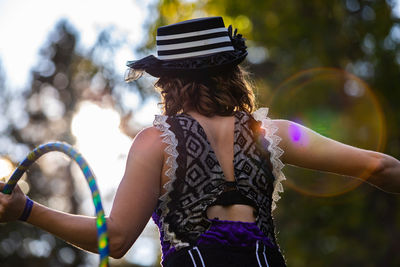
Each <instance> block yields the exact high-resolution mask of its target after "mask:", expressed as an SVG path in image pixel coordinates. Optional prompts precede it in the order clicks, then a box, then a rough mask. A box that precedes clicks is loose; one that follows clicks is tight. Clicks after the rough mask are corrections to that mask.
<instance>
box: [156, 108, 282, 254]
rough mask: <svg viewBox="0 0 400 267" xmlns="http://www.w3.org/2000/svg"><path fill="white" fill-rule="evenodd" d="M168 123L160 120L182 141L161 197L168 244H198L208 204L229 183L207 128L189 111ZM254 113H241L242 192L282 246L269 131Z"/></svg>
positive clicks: (238, 164)
mask: <svg viewBox="0 0 400 267" xmlns="http://www.w3.org/2000/svg"><path fill="white" fill-rule="evenodd" d="M165 123H166V125H161V124H155V126H156V127H157V128H159V129H160V130H162V131H166V130H168V131H171V132H172V134H173V136H174V138H175V139H176V140H177V144H176V148H175V149H176V151H175V152H176V154H177V157H176V163H177V166H176V168H175V170H174V171H175V175H174V177H175V178H174V180H173V181H171V185H170V186H169V187H168V190H167V192H166V193H165V195H164V196H163V197H162V200H161V201H159V205H158V207H157V209H156V213H157V214H159V215H160V218H161V223H162V224H164V225H165V227H163V228H161V229H163V230H162V232H163V233H162V236H163V237H164V242H170V243H171V245H173V246H174V247H177V248H180V247H182V246H184V245H182V244H194V243H195V241H196V239H197V238H198V237H199V236H200V235H201V234H202V233H204V232H205V231H206V230H207V229H208V228H209V227H210V224H211V222H210V220H209V219H208V218H207V216H206V210H207V207H208V206H209V205H210V204H212V203H213V202H214V201H215V200H216V199H217V198H218V196H219V195H220V194H221V193H222V192H223V191H224V188H225V186H226V184H227V181H226V180H225V177H224V174H223V171H222V168H221V166H220V164H219V162H218V160H217V157H216V155H215V153H214V151H213V150H212V148H211V145H210V143H209V142H208V140H207V136H206V134H205V132H204V129H203V128H202V126H201V125H200V123H198V122H197V121H196V120H195V119H194V118H193V117H191V116H190V115H188V114H178V115H175V116H170V117H167V118H166V120H165ZM260 126H261V124H260V122H258V121H256V120H255V119H254V118H253V117H252V116H251V115H250V114H248V113H245V112H236V113H235V128H234V160H233V162H234V174H235V180H236V186H237V189H238V190H239V192H240V193H242V194H243V195H244V196H246V197H248V198H249V199H251V200H253V201H254V202H255V203H256V204H257V211H256V213H257V218H256V223H257V226H258V227H259V228H260V230H261V231H263V232H264V233H265V235H266V236H267V237H268V238H269V239H270V240H271V241H272V242H273V243H274V244H276V239H275V232H274V223H273V218H272V215H271V204H272V193H273V191H274V180H275V178H274V176H273V174H272V164H271V161H270V153H269V151H268V147H269V143H268V141H267V140H266V139H265V138H264V135H265V133H264V132H263V130H262V128H261V127H260Z"/></svg>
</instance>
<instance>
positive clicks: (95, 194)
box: [3, 142, 109, 267]
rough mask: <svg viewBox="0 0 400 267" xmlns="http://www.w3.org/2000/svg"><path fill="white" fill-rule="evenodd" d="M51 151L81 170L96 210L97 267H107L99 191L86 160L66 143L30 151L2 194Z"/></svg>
mask: <svg viewBox="0 0 400 267" xmlns="http://www.w3.org/2000/svg"><path fill="white" fill-rule="evenodd" d="M51 151H59V152H63V153H64V154H66V155H68V156H69V157H70V158H71V159H73V160H74V161H75V162H76V163H78V165H79V167H80V168H81V170H82V172H83V174H84V176H85V179H86V181H87V183H88V184H89V187H90V191H91V192H92V199H93V204H94V207H95V210H96V227H97V241H98V253H99V255H100V263H99V266H101V267H106V266H109V262H108V255H109V247H108V234H107V225H106V218H105V215H104V210H103V205H102V203H101V198H100V194H99V190H98V188H97V184H96V180H95V176H94V174H93V172H92V170H91V169H90V167H89V165H88V164H87V162H86V160H85V159H84V158H83V157H82V155H81V154H80V153H78V152H77V151H76V150H75V149H74V148H73V147H72V146H70V145H69V144H67V143H62V142H52V143H47V144H43V145H40V146H38V147H37V148H35V149H34V150H32V151H31V152H30V153H29V154H28V156H27V157H26V158H25V159H24V160H23V161H21V162H20V163H19V165H18V166H17V168H16V169H15V171H14V172H13V174H12V175H11V177H10V179H9V180H8V181H7V183H6V185H5V186H4V188H3V193H4V194H11V192H12V191H13V189H14V187H15V185H16V184H17V182H18V180H19V179H20V178H21V177H22V175H23V174H24V173H25V171H26V170H27V169H28V168H29V167H30V166H31V165H32V163H33V162H35V161H36V160H37V159H38V158H40V157H41V156H42V155H44V154H46V153H47V152H51Z"/></svg>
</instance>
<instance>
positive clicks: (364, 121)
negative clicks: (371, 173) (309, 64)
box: [269, 68, 386, 196]
mask: <svg viewBox="0 0 400 267" xmlns="http://www.w3.org/2000/svg"><path fill="white" fill-rule="evenodd" d="M269 106H270V111H271V114H272V115H271V117H272V118H282V119H288V120H291V121H293V122H296V123H299V124H301V125H304V126H306V127H308V128H311V129H313V130H314V131H316V132H318V133H320V134H322V135H324V136H327V137H329V138H332V139H335V140H337V141H339V142H342V143H345V144H349V145H352V146H356V147H360V148H364V149H370V150H377V151H381V150H383V148H384V146H385V138H386V125H385V118H384V115H383V112H382V108H381V106H380V104H379V101H378V99H377V97H376V96H375V94H374V93H373V91H372V90H371V88H369V87H368V85H367V84H366V83H365V82H364V81H362V80H361V79H360V78H358V77H356V76H355V75H352V74H350V73H348V72H346V71H343V70H340V69H335V68H315V69H310V70H306V71H302V72H300V73H297V74H295V75H294V76H292V77H290V78H289V79H287V80H286V81H284V82H283V83H282V84H281V85H280V86H279V87H278V88H277V89H276V90H275V92H274V94H273V96H272V98H271V100H270V103H269ZM288 131H289V136H290V138H291V139H292V141H293V142H294V143H302V142H307V136H305V134H304V133H303V132H302V131H301V128H300V127H299V126H297V125H296V124H293V125H292V126H290V127H289V129H288ZM284 170H285V174H286V176H287V177H288V180H287V181H286V182H285V184H286V185H288V186H290V187H292V188H293V189H295V190H297V191H298V192H301V193H303V194H306V195H312V196H335V195H339V194H343V193H345V192H348V191H350V190H353V189H355V188H356V187H357V186H359V185H360V184H361V183H362V180H365V179H368V175H367V174H365V175H361V177H359V178H361V179H362V180H361V181H360V180H359V179H351V178H349V177H343V176H339V175H334V174H329V173H323V172H318V171H311V170H306V169H302V168H295V167H292V166H286V167H285V169H284Z"/></svg>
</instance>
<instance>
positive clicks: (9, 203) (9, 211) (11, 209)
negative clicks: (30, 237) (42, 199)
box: [0, 182, 26, 222]
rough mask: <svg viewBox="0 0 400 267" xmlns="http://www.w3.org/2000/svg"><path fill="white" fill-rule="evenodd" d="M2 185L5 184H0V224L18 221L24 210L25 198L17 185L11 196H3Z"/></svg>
mask: <svg viewBox="0 0 400 267" xmlns="http://www.w3.org/2000/svg"><path fill="white" fill-rule="evenodd" d="M4 185H5V183H3V182H0V222H10V221H15V220H18V218H19V217H20V216H21V214H22V212H23V210H24V207H25V203H26V196H25V194H24V193H23V192H22V190H21V189H20V188H19V186H18V185H16V186H15V188H14V190H13V192H12V193H11V194H3V193H1V191H3V187H4Z"/></svg>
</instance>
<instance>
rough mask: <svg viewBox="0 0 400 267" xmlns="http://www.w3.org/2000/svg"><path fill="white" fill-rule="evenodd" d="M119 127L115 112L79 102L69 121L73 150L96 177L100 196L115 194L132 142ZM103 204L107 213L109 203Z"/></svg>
mask: <svg viewBox="0 0 400 267" xmlns="http://www.w3.org/2000/svg"><path fill="white" fill-rule="evenodd" d="M119 123H120V116H119V114H118V113H117V112H116V111H115V110H113V109H111V108H102V107H99V106H98V105H96V104H93V103H91V102H82V103H81V104H80V107H79V109H78V112H77V113H76V114H75V116H74V118H73V120H72V133H73V135H74V136H75V137H76V141H77V143H76V147H77V148H78V150H79V152H80V153H81V154H82V155H83V157H84V158H85V159H86V160H87V161H88V163H89V165H90V167H91V169H92V170H93V172H94V174H95V175H96V180H97V184H98V187H99V190H100V193H101V194H102V195H103V196H106V195H110V194H111V195H113V194H114V192H115V190H116V188H117V186H118V184H119V182H120V180H121V178H122V175H123V172H124V169H125V160H126V157H127V154H128V151H129V148H130V145H131V139H130V138H129V137H128V136H126V135H125V134H123V133H122V132H121V131H120V129H119ZM103 198H104V197H103ZM104 202H105V203H104V208H105V210H106V213H107V211H108V210H109V209H110V206H111V203H107V202H109V201H104Z"/></svg>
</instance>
